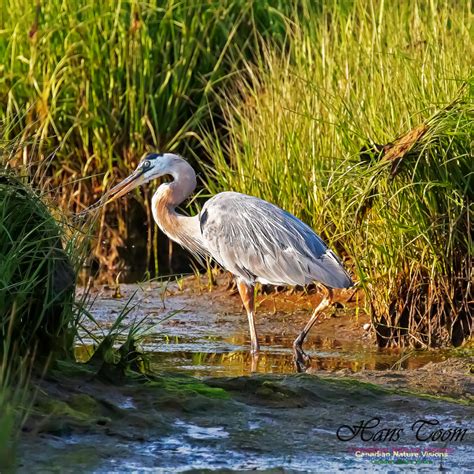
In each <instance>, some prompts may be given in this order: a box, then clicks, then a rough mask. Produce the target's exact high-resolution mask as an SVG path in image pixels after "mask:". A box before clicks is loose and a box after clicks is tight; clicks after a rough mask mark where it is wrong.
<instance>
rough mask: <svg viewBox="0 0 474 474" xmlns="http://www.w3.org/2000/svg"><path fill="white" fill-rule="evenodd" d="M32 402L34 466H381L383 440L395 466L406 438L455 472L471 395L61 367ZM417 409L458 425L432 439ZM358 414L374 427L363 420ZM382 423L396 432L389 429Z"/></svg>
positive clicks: (465, 459) (27, 468)
mask: <svg viewBox="0 0 474 474" xmlns="http://www.w3.org/2000/svg"><path fill="white" fill-rule="evenodd" d="M65 370H68V371H69V372H68V376H67V378H65V377H64V373H65ZM35 410H36V415H33V416H32V417H31V418H30V421H29V422H28V425H27V426H26V428H25V431H26V432H25V434H24V437H23V441H22V445H21V452H22V453H23V456H22V462H21V464H20V466H19V472H31V468H32V466H34V467H35V471H44V472H54V471H57V472H78V470H79V471H87V472H110V471H111V470H118V471H122V472H123V471H130V470H139V471H142V470H147V469H154V470H157V471H158V472H169V471H170V470H173V471H181V472H182V471H190V470H194V471H196V472H200V471H201V470H203V469H218V470H222V469H240V470H243V469H244V470H247V469H279V470H285V471H286V470H292V471H296V472H322V471H334V470H337V469H339V468H341V467H343V466H344V468H345V469H358V468H360V469H371V470H373V471H380V472H386V469H387V466H386V463H385V465H384V463H379V462H378V461H381V460H382V458H377V459H375V461H377V460H378V461H377V462H374V458H371V457H370V455H369V454H368V453H370V452H372V451H370V450H372V449H379V450H380V449H382V450H384V451H385V452H390V453H391V454H390V456H391V459H392V462H391V463H390V464H391V469H392V470H393V471H395V472H396V471H397V470H398V469H397V464H400V463H401V461H400V459H401V458H400V456H401V455H399V454H397V453H400V452H408V451H410V450H411V453H412V455H413V450H418V451H417V452H418V453H419V459H417V463H418V468H420V466H421V467H424V468H425V469H426V472H432V470H433V469H439V468H440V467H441V466H445V467H447V468H450V469H455V470H457V471H458V472H459V471H460V470H462V469H467V468H468V466H469V465H470V464H469V459H472V456H473V455H474V446H473V439H472V432H473V430H474V425H473V421H472V420H473V419H474V417H473V415H474V409H473V407H472V406H463V405H461V404H458V403H452V402H447V401H445V400H433V399H426V398H423V397H416V396H411V395H406V394H400V393H397V391H394V390H387V389H383V388H381V387H377V386H375V385H373V384H368V383H363V382H358V381H355V380H349V379H344V380H342V379H329V378H321V377H318V376H314V375H306V374H304V375H286V376H285V375H261V374H256V375H252V376H246V377H215V378H206V379H204V380H198V379H196V378H193V377H189V376H186V375H177V374H172V373H166V374H162V375H161V376H153V377H149V378H144V377H136V378H135V380H134V379H129V380H128V381H127V382H126V383H124V384H122V385H120V386H117V385H111V384H110V383H105V382H104V381H102V380H100V379H99V378H97V377H96V376H94V375H93V374H91V373H87V372H85V371H84V369H78V368H73V367H69V368H67V367H62V368H60V369H59V370H57V371H55V372H54V373H53V374H52V375H50V376H49V377H48V378H47V379H45V380H43V381H42V382H41V383H40V391H39V394H38V399H37V402H36V405H35ZM45 410H48V411H49V412H50V415H49V416H47V417H45V416H44V415H42V413H43V412H44V411H45ZM419 420H429V421H431V422H432V423H435V422H436V423H439V426H440V427H443V429H446V430H447V429H451V430H454V429H457V430H458V431H459V430H461V431H462V432H461V431H459V432H458V431H456V433H458V434H459V436H458V438H456V439H455V437H454V436H453V439H451V440H450V441H449V442H447V441H444V442H435V441H433V440H432V439H429V437H430V436H431V433H432V432H433V431H434V427H433V426H432V425H426V426H421V425H420V424H418V425H415V426H414V424H415V423H416V422H417V421H419ZM361 423H362V424H363V425H364V424H368V426H369V427H371V429H368V428H367V429H365V430H362V431H363V432H362V431H360V428H357V427H358V426H360V425H361ZM420 426H421V428H422V429H421V430H420V431H419V432H417V429H418V428H420ZM354 427H355V428H354ZM435 427H436V426H435ZM381 430H392V431H391V433H395V432H397V433H398V436H393V437H392V439H391V440H389V441H387V439H385V437H386V433H388V432H387V431H381ZM464 430H467V431H466V432H464ZM379 431H381V433H382V434H379V435H378V438H377V437H375V435H376V433H378V432H379ZM462 433H464V435H463V434H462ZM417 435H418V438H419V439H417ZM382 438H383V439H382ZM425 438H426V439H425ZM461 438H462V439H461ZM420 439H423V440H424V441H420ZM387 450H388V451H387ZM440 452H443V453H445V455H444V457H441V458H440V455H439V453H440ZM356 453H357V454H356ZM361 453H362V454H361ZM364 453H365V454H364ZM422 453H424V454H423V455H422ZM384 456H388V455H384ZM385 460H387V459H385ZM405 461H406V460H405ZM402 464H403V463H402ZM415 465H416V463H415ZM401 467H403V466H401Z"/></svg>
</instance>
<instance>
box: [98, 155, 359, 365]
mask: <svg viewBox="0 0 474 474" xmlns="http://www.w3.org/2000/svg"><path fill="white" fill-rule="evenodd" d="M164 175H171V176H172V177H173V181H172V182H170V183H164V184H161V185H160V186H159V187H158V189H157V191H156V192H155V194H154V196H153V198H152V210H153V217H154V219H155V221H156V223H157V224H158V226H159V227H160V229H161V230H162V231H163V232H164V233H165V234H166V235H167V236H168V237H169V238H170V239H172V240H174V241H175V242H178V243H179V244H180V245H182V246H183V247H185V248H186V249H188V250H189V251H190V252H192V253H194V254H197V255H201V256H210V257H212V258H213V259H214V260H216V261H217V262H218V263H219V264H220V265H221V266H222V267H223V268H225V269H226V270H228V271H229V272H231V273H233V274H234V275H235V276H236V278H237V286H238V289H239V293H240V296H241V298H242V302H243V304H244V307H245V309H246V311H247V316H248V321H249V326H250V338H251V351H252V353H253V354H256V353H258V351H259V345H258V339H257V332H256V330H255V321H254V286H255V283H256V282H260V283H263V284H270V285H307V284H310V283H314V282H318V283H319V284H321V285H322V288H323V290H324V293H325V294H324V298H323V299H322V301H321V302H320V303H319V305H318V306H317V307H316V309H315V310H314V312H313V314H312V316H311V318H310V320H309V321H308V323H307V324H306V326H305V327H304V329H303V330H302V331H301V333H300V334H299V336H298V337H297V338H296V340H295V341H294V343H293V351H294V358H295V364H296V368H297V370H298V371H303V370H305V369H306V367H307V365H308V364H309V362H310V358H309V357H308V356H307V355H306V354H305V353H304V351H303V348H302V346H303V342H304V340H305V338H306V335H307V334H308V332H309V330H310V329H311V327H312V326H313V324H314V322H315V321H316V319H317V316H318V314H320V313H321V312H322V311H323V310H324V309H326V308H327V307H328V306H329V305H330V304H331V303H332V298H333V292H332V289H333V288H349V287H351V286H352V285H353V283H352V280H351V277H350V276H349V274H348V273H347V272H346V271H345V270H344V268H343V266H342V263H341V261H340V260H339V259H338V258H337V257H336V255H335V254H334V253H333V252H332V250H330V249H329V248H328V246H327V245H326V244H325V243H324V242H323V240H322V239H321V238H320V237H319V236H318V235H316V233H315V232H313V230H312V229H311V228H310V227H308V226H307V225H306V224H304V223H303V222H302V221H300V220H299V219H297V218H296V217H295V216H293V215H292V214H290V213H289V212H287V211H284V210H282V209H280V208H279V207H277V206H275V205H273V204H270V203H269V202H267V201H264V200H262V199H258V198H256V197H253V196H247V195H245V194H240V193H236V192H223V193H219V194H217V195H215V196H214V197H212V198H211V199H209V200H208V201H207V202H206V203H205V204H204V206H203V208H202V210H201V212H200V213H199V214H198V215H196V216H193V217H187V216H183V215H181V214H178V213H177V212H176V207H177V206H179V204H181V203H182V202H183V201H184V200H185V199H186V198H187V197H189V196H190V195H191V193H192V192H193V191H194V189H195V188H196V174H195V172H194V170H193V168H192V167H191V165H189V163H187V162H186V161H185V160H184V159H183V158H181V157H179V156H177V155H174V154H171V153H163V154H155V153H153V154H149V155H148V156H146V157H145V158H144V159H143V160H142V161H141V162H140V163H139V165H138V167H137V169H136V170H135V171H134V172H133V173H132V174H131V175H130V176H129V177H128V178H126V179H125V180H124V181H122V182H121V183H119V184H118V185H117V186H115V187H114V188H112V189H111V190H110V191H109V192H108V193H106V194H105V195H104V196H103V198H102V199H101V201H100V204H106V203H108V202H110V201H112V200H113V199H117V198H119V197H120V196H123V195H124V194H126V193H128V192H129V191H131V190H132V189H134V188H136V187H137V186H140V185H142V184H145V183H147V182H149V181H151V180H153V179H155V178H159V177H160V176H164Z"/></svg>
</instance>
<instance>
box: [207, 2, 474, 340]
mask: <svg viewBox="0 0 474 474" xmlns="http://www.w3.org/2000/svg"><path fill="white" fill-rule="evenodd" d="M325 5H326V6H325V7H324V8H323V12H322V14H321V17H320V19H319V21H314V22H303V21H302V22H300V23H298V24H295V25H294V31H293V36H292V37H291V40H290V41H289V43H288V44H289V53H290V54H289V55H287V56H285V57H283V58H282V57H281V55H280V54H278V53H275V52H274V51H273V50H271V49H269V50H268V51H267V52H266V53H265V54H262V55H261V57H260V62H259V64H258V66H253V65H250V64H249V66H248V70H249V71H251V74H250V75H248V76H246V78H245V79H242V80H241V81H237V84H236V85H235V86H234V87H231V88H229V89H228V93H227V94H226V95H225V96H223V97H222V102H221V106H222V110H223V114H224V115H225V118H226V129H227V134H226V136H223V135H222V132H221V131H220V129H218V128H216V129H214V130H211V131H210V132H209V133H208V134H207V136H206V138H205V139H204V145H205V147H206V148H207V150H208V154H209V156H211V157H212V165H211V167H209V168H206V169H207V179H206V184H207V187H208V188H209V190H210V193H211V194H212V193H215V192H218V191H221V190H230V189H232V190H236V191H240V192H244V193H248V194H252V195H256V196H260V197H262V198H264V199H267V200H269V201H272V202H274V203H276V204H278V205H280V206H281V207H283V208H285V209H287V210H289V211H290V212H292V213H294V214H295V215H297V216H298V217H300V218H302V219H303V220H304V221H306V222H307V223H309V224H310V225H312V226H313V228H314V229H315V230H317V231H318V232H319V233H320V234H321V235H322V236H323V237H324V238H325V239H326V240H327V241H328V242H329V243H330V244H331V245H332V246H334V247H335V248H336V249H337V250H338V251H339V252H340V253H341V254H342V255H343V256H347V257H349V262H348V264H349V265H352V267H353V271H354V273H355V274H356V279H357V280H359V281H360V282H361V284H362V286H363V288H364V289H365V291H366V296H367V298H366V301H367V305H368V307H369V309H371V311H372V315H373V318H374V323H375V325H376V326H377V327H378V328H379V343H380V344H381V345H386V344H400V345H404V344H408V345H415V346H426V345H429V346H433V345H438V344H445V343H450V342H454V343H455V344H458V343H460V341H462V339H463V337H464V336H465V335H466V334H469V332H470V328H469V325H470V324H471V323H472V321H471V319H470V316H469V315H470V309H472V308H470V307H469V304H471V303H469V301H471V300H472V292H471V289H470V288H471V287H470V283H469V282H470V279H471V277H472V268H471V257H472V241H471V231H470V226H471V225H472V224H470V223H471V222H472V218H473V216H472V198H473V195H472V189H473V186H472V120H473V102H472V99H473V97H472V90H473V83H472V79H471V78H470V75H471V74H472V72H471V64H472V59H473V54H472V53H473V51H472V47H470V46H469V45H472V42H471V41H470V36H469V31H468V24H469V15H470V12H469V9H468V8H467V6H463V5H461V4H456V5H454V6H450V5H446V4H439V5H435V4H433V3H430V4H428V3H426V2H419V3H416V2H415V3H413V4H411V5H408V4H404V3H401V2H362V1H360V2H359V1H356V2H354V3H353V5H352V6H347V5H346V3H344V2H326V3H325ZM460 45H463V47H460ZM416 127H420V128H418V129H417V130H418V131H420V133H419V136H417V137H416V139H415V140H413V142H412V143H409V144H408V145H407V147H406V148H407V149H406V150H404V151H403V153H402V152H401V151H400V149H399V148H397V147H395V148H394V147H393V146H392V149H391V151H390V147H391V143H394V142H395V145H396V143H397V142H396V140H397V138H399V137H403V136H404V135H406V134H407V133H408V132H410V131H411V130H413V129H415V128H416ZM415 135H416V133H415ZM382 145H386V146H385V149H383V147H382ZM397 150H398V151H397ZM390 154H391V155H392V158H390ZM386 326H389V328H387V327H386ZM387 337H388V338H389V340H387V339H386V338H387Z"/></svg>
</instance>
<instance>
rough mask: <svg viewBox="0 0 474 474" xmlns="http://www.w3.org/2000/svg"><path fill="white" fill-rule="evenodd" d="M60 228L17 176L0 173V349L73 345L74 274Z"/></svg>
mask: <svg viewBox="0 0 474 474" xmlns="http://www.w3.org/2000/svg"><path fill="white" fill-rule="evenodd" d="M61 236H62V233H61V230H60V227H59V226H58V224H57V223H56V221H55V219H54V218H53V216H52V215H51V214H50V212H49V210H48V208H47V207H46V206H45V204H44V203H43V202H42V201H41V200H40V199H39V198H38V196H37V195H35V194H34V192H33V191H32V190H31V189H30V188H29V187H28V186H26V185H24V184H23V183H22V182H21V181H20V180H19V179H17V178H15V177H13V176H12V175H10V174H7V173H1V174H0V281H1V283H0V339H1V340H2V341H3V344H2V347H0V353H1V354H2V356H3V357H7V358H8V356H9V355H10V354H12V353H16V354H17V355H19V356H21V355H26V354H30V355H31V354H32V353H33V352H34V353H36V354H37V355H38V356H39V355H45V356H46V355H48V354H49V353H50V352H51V351H55V350H57V351H59V352H62V353H64V352H68V351H71V350H72V339H71V332H70V330H71V325H72V321H73V319H74V314H73V311H72V303H73V297H74V284H75V275H74V271H73V269H72V265H71V262H70V259H69V257H68V255H67V253H66V252H65V251H64V250H63V246H62V242H61Z"/></svg>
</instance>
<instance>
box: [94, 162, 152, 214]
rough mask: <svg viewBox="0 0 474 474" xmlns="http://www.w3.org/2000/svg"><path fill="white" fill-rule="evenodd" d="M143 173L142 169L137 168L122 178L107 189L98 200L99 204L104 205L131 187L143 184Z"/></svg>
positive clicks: (125, 192)
mask: <svg viewBox="0 0 474 474" xmlns="http://www.w3.org/2000/svg"><path fill="white" fill-rule="evenodd" d="M144 173H145V170H144V169H137V170H136V171H135V172H134V173H133V174H131V175H130V176H129V177H128V178H126V179H124V180H123V181H122V182H120V183H119V184H117V185H116V186H114V187H113V188H112V189H110V190H109V191H107V192H106V193H105V194H104V195H103V196H102V198H101V200H100V201H99V205H100V206H104V205H105V204H108V203H109V202H112V201H115V199H118V198H119V197H121V196H123V195H125V194H127V193H128V192H130V191H131V190H132V189H135V188H137V187H138V186H140V185H141V184H143V183H144V182H145V178H144V176H143V174H144Z"/></svg>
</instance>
